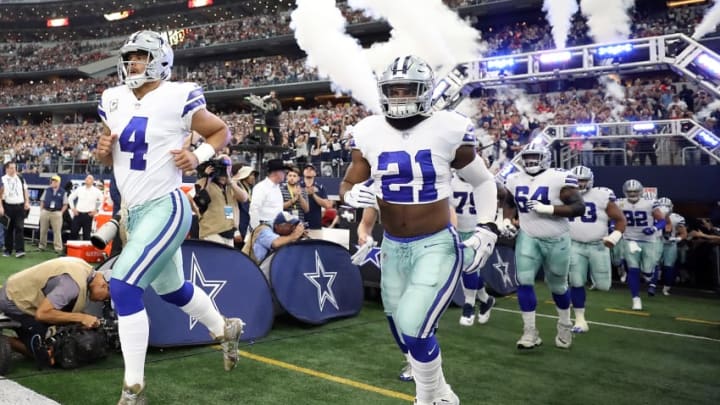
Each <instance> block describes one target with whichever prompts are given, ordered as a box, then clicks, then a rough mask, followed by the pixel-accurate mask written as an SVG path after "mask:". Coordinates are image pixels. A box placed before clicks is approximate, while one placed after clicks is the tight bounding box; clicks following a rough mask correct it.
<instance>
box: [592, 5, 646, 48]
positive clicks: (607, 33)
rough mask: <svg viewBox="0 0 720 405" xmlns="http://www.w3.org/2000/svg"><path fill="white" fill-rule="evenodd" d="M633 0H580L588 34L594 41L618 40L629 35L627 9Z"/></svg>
mask: <svg viewBox="0 0 720 405" xmlns="http://www.w3.org/2000/svg"><path fill="white" fill-rule="evenodd" d="M634 4H635V0H580V9H581V10H582V14H583V15H584V16H585V18H587V25H588V29H589V31H590V36H591V37H592V39H593V40H594V41H595V42H596V43H603V42H618V41H623V40H626V39H628V37H629V36H630V28H631V27H630V22H631V16H630V13H629V10H630V9H631V8H632V7H633V5H634Z"/></svg>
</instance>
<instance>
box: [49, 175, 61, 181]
mask: <svg viewBox="0 0 720 405" xmlns="http://www.w3.org/2000/svg"><path fill="white" fill-rule="evenodd" d="M50 180H52V181H60V180H61V179H60V176H58V175H57V174H56V175H54V176H52V177H50Z"/></svg>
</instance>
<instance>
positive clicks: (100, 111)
mask: <svg viewBox="0 0 720 405" xmlns="http://www.w3.org/2000/svg"><path fill="white" fill-rule="evenodd" d="M97 113H98V116H99V117H100V119H101V120H102V122H103V124H105V125H108V119H107V111H106V110H105V93H103V94H102V96H101V97H100V102H99V103H98V106H97ZM108 126H109V125H108Z"/></svg>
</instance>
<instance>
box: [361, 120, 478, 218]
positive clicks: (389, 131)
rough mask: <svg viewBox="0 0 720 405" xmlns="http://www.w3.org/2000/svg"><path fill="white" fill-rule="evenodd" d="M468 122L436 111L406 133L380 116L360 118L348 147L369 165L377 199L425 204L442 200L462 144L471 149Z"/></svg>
mask: <svg viewBox="0 0 720 405" xmlns="http://www.w3.org/2000/svg"><path fill="white" fill-rule="evenodd" d="M476 143H477V142H476V140H475V135H474V127H473V125H472V123H471V122H470V120H469V119H468V118H467V117H465V116H463V115H461V114H459V113H457V112H454V111H438V112H436V113H434V114H433V115H431V116H430V117H428V118H427V119H425V120H424V121H422V122H420V123H419V124H417V125H415V126H414V127H412V128H410V129H407V130H399V129H396V128H394V127H392V126H391V125H390V124H388V122H387V121H386V120H385V117H384V116H382V115H372V116H370V117H366V118H364V119H363V120H362V121H360V122H359V123H358V124H357V125H356V126H355V128H354V129H353V140H352V143H351V146H352V147H353V148H354V149H358V150H360V152H362V155H363V157H364V158H365V160H367V161H368V163H369V164H370V177H371V178H372V179H374V180H375V181H374V183H373V184H375V188H376V190H375V192H376V195H377V196H378V198H380V199H382V200H384V201H386V202H389V203H393V204H429V203H433V202H436V201H440V200H444V199H447V198H448V197H449V196H450V194H451V189H450V178H451V177H452V176H451V173H450V163H451V162H452V161H453V160H454V159H455V151H456V150H457V149H458V148H459V147H460V146H463V145H469V146H473V147H474V146H475V145H476Z"/></svg>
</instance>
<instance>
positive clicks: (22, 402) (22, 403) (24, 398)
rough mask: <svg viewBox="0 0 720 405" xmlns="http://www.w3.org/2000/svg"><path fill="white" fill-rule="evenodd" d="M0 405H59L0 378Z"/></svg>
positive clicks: (13, 382)
mask: <svg viewBox="0 0 720 405" xmlns="http://www.w3.org/2000/svg"><path fill="white" fill-rule="evenodd" d="M0 392H2V395H0V405H60V404H59V403H58V402H55V401H53V400H52V399H50V398H47V397H44V396H42V395H40V394H38V393H37V392H35V391H33V390H30V389H27V388H25V387H23V386H22V385H20V384H18V383H16V382H15V381H12V380H7V379H4V378H0Z"/></svg>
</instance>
